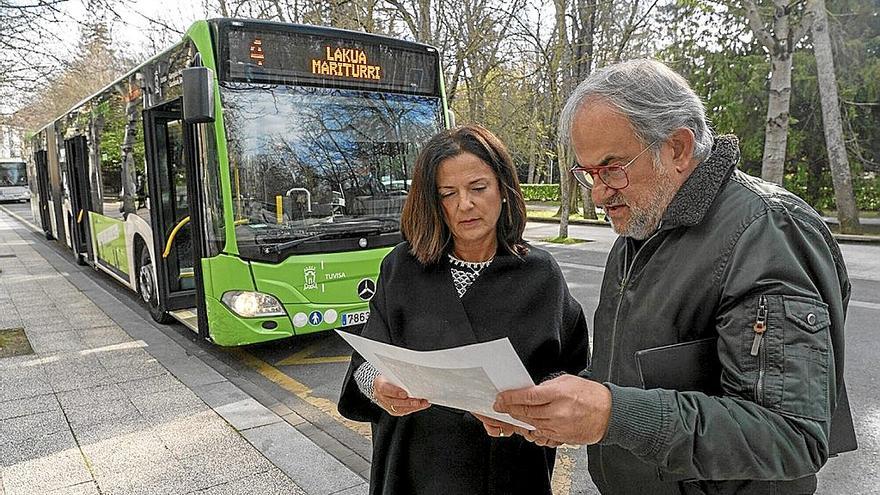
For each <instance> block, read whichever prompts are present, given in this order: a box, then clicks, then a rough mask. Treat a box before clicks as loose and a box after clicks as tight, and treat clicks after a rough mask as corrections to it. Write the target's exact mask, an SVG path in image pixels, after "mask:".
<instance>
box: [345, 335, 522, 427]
mask: <svg viewBox="0 0 880 495" xmlns="http://www.w3.org/2000/svg"><path fill="white" fill-rule="evenodd" d="M336 332H337V333H338V334H339V335H341V336H342V338H343V339H345V341H346V342H348V343H349V345H351V346H352V347H353V348H354V349H355V350H356V351H357V352H358V354H360V355H361V356H363V357H364V359H366V360H367V361H369V362H370V364H372V365H373V366H375V367H376V369H377V370H379V372H380V373H381V374H382V375H384V376H385V378H387V379H388V381H390V382H391V383H393V384H395V385H397V386H399V387H401V388H403V389H404V390H406V391H407V393H408V394H409V395H410V397H416V398H419V399H427V400H428V402H430V403H432V404H440V405H443V406H448V407H454V408H456V409H462V410H465V411H470V412H475V413H478V414H482V415H483V416H488V417H490V418H495V419H497V420H500V421H504V422H505V423H509V424H512V425H517V426H522V427H523V428H528V429H529V430H534V429H535V428H534V427H533V426H531V425H529V424H527V423H523V422H522V421H518V420H516V419H513V418H512V417H510V415H508V414H502V413H499V412H495V411H494V410H492V404H493V403H495V396H496V395H498V393H499V392H502V391H504V390H512V389H517V388H523V387H530V386H534V385H535V383H534V382H533V381H532V378H531V377H530V376H529V373H528V372H527V371H526V367H525V366H524V365H523V363H522V361H521V360H520V359H519V356H518V355H517V354H516V351H514V350H513V345H511V344H510V340H509V339H507V338H506V337H505V338H503V339H498V340H493V341H491V342H483V343H480V344H472V345H466V346H461V347H454V348H452V349H443V350H439V351H413V350H409V349H404V348H402V347H397V346H393V345H390V344H383V343H381V342H376V341H375V340H370V339H366V338H364V337H360V336H358V335H354V334H350V333H346V332H340V331H339V330H337V331H336Z"/></svg>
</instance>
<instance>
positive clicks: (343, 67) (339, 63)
mask: <svg viewBox="0 0 880 495" xmlns="http://www.w3.org/2000/svg"><path fill="white" fill-rule="evenodd" d="M325 48H326V56H325V57H324V58H323V59H317V58H313V59H312V74H318V75H321V76H335V77H351V78H354V79H372V80H374V81H381V80H382V67H379V66H378V65H369V64H368V63H367V54H366V52H364V51H363V50H359V49H357V48H332V47H329V46H328V47H325Z"/></svg>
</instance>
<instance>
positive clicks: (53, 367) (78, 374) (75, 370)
mask: <svg viewBox="0 0 880 495" xmlns="http://www.w3.org/2000/svg"><path fill="white" fill-rule="evenodd" d="M45 370H46V376H47V377H48V380H49V382H50V383H51V384H52V388H53V389H54V390H55V391H56V392H65V391H68V390H77V389H82V388H89V387H95V386H97V385H106V384H109V383H113V381H112V379H111V378H110V376H109V375H108V374H107V372H106V371H105V370H104V367H103V366H102V365H101V363H100V362H99V361H98V358H96V357H94V356H90V355H87V356H82V355H79V354H71V355H65V356H62V357H60V358H59V360H58V361H53V362H50V363H47V364H46V365H45Z"/></svg>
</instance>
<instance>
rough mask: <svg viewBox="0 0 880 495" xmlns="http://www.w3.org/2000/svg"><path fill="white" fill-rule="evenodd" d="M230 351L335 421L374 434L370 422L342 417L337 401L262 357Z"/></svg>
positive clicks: (238, 350)
mask: <svg viewBox="0 0 880 495" xmlns="http://www.w3.org/2000/svg"><path fill="white" fill-rule="evenodd" d="M228 352H230V353H232V354H235V355H236V356H237V357H238V358H239V359H240V360H241V361H242V362H244V363H245V364H247V365H248V366H250V367H251V368H253V369H254V370H255V371H256V372H257V373H259V374H261V375H263V376H264V377H266V378H268V379H269V380H271V381H272V382H273V383H275V384H277V385H278V386H280V387H281V388H283V389H284V390H287V391H288V392H291V393H293V394H294V395H296V396H297V397H299V398H300V399H302V400H304V401H306V402H307V403H309V404H311V405H312V406H314V407H316V408H318V409H320V410H321V411H322V412H323V413H324V414H326V415H328V416H330V417H331V418H333V420H334V421H336V422H337V423H340V424H342V425H344V426H346V427H347V428H348V429H350V430H352V431H354V432H356V433H358V434H360V435H362V436H364V437H366V438H370V437H371V436H372V434H371V432H370V425H369V423H359V422H357V421H352V420H350V419H348V418H344V417H342V415H341V414H339V411H337V410H336V403H335V402H333V401H331V400H328V399H325V398H323V397H316V396H314V395H312V389H310V388H309V387H307V386H305V385H304V384H302V383H300V382H298V381H296V380H294V379H293V378H291V377H289V376H287V375H285V374H284V373H282V372H281V371H279V370H278V369H277V368H275V367H274V366H272V365H271V364H269V363H267V362H265V361H263V360H262V359H260V358H258V357H256V356H254V355H253V354H250V353H248V352H245V351H243V350H241V349H230V350H229V351H228Z"/></svg>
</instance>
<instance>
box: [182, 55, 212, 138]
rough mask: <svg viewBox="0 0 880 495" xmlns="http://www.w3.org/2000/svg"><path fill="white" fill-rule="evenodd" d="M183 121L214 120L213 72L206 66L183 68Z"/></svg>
mask: <svg viewBox="0 0 880 495" xmlns="http://www.w3.org/2000/svg"><path fill="white" fill-rule="evenodd" d="M182 73H183V121H184V122H186V123H187V124H199V123H202V122H214V73H213V71H212V70H211V69H209V68H207V67H188V68H186V69H183V71H182Z"/></svg>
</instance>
